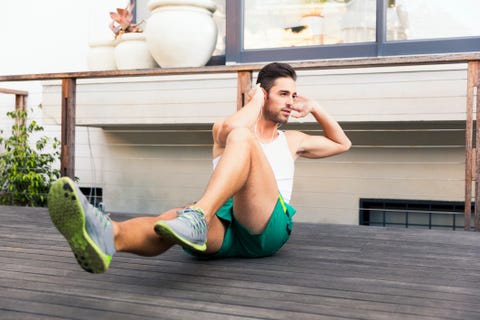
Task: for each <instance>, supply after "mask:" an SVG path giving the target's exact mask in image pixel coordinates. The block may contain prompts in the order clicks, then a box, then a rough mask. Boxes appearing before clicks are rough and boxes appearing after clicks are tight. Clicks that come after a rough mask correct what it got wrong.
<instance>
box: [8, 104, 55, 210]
mask: <svg viewBox="0 0 480 320" xmlns="http://www.w3.org/2000/svg"><path fill="white" fill-rule="evenodd" d="M7 116H9V117H10V118H12V119H14V120H16V124H14V125H13V126H12V132H11V135H10V137H8V138H4V137H3V136H2V135H3V131H1V130H0V204H8V205H22V206H45V205H46V203H47V193H48V190H49V189H50V186H51V184H52V183H53V182H54V181H55V180H57V179H58V178H59V177H60V171H59V170H58V169H55V168H54V167H53V165H54V164H55V163H56V162H57V161H58V160H59V159H60V141H59V140H58V139H57V138H53V139H51V138H49V137H46V136H43V137H40V138H38V140H36V141H35V142H34V143H32V141H31V140H32V138H31V136H32V135H33V134H38V133H39V132H42V131H43V130H44V129H43V127H42V126H40V125H39V124H38V123H37V122H36V121H30V123H28V124H26V123H27V118H28V117H27V116H28V115H27V112H26V111H23V110H18V111H13V112H8V113H7ZM50 145H51V149H49V148H48V147H49V146H50ZM47 149H49V150H47ZM47 151H49V152H47Z"/></svg>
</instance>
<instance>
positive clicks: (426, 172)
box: [43, 65, 466, 224]
mask: <svg viewBox="0 0 480 320" xmlns="http://www.w3.org/2000/svg"><path fill="white" fill-rule="evenodd" d="M297 87H298V91H299V93H300V94H304V95H307V96H311V97H314V98H316V99H318V100H319V101H321V102H322V103H323V105H324V107H325V108H326V109H327V110H328V111H329V112H330V113H331V114H332V115H334V117H335V118H336V119H338V120H339V121H340V122H341V124H342V125H343V126H344V128H345V129H346V131H347V134H348V135H349V136H350V137H351V139H352V141H353V143H354V146H353V148H352V149H351V151H349V152H348V153H345V154H342V155H339V156H335V157H331V158H326V159H319V160H306V159H300V160H299V161H298V163H297V167H296V173H295V175H296V180H295V185H294V192H293V196H292V204H293V205H294V206H295V207H296V208H297V209H298V214H297V216H296V221H308V222H329V223H343V224H358V210H359V199H360V198H362V197H365V198H390V199H422V200H455V201H462V200H463V192H464V182H463V179H464V147H463V144H464V128H463V127H464V119H465V111H464V109H465V103H466V102H465V91H466V89H465V88H466V69H465V65H446V66H434V67H432V66H422V67H402V68H400V67H398V68H379V69H353V70H323V71H308V72H300V73H299V79H298V81H297ZM77 95H78V96H77V108H78V110H77V123H78V124H79V125H81V127H79V128H78V130H77V150H76V152H77V164H76V175H77V176H78V177H79V178H80V185H82V186H96V187H101V188H103V191H104V201H105V203H106V206H107V209H108V210H110V211H119V212H134V213H138V214H143V213H144V214H156V213H159V212H161V211H163V210H166V209H168V208H171V207H175V206H178V205H184V204H187V203H190V202H191V201H194V200H196V199H198V198H199V197H200V196H201V194H202V192H203V188H204V186H205V185H206V182H207V181H208V177H209V174H210V173H211V170H212V164H211V145H212V140H211V132H210V128H211V125H212V123H213V122H214V121H216V120H218V119H221V118H223V117H225V116H227V115H229V114H231V113H233V112H235V105H236V103H235V97H236V76H235V75H232V74H225V75H223V74H222V75H198V76H168V77H158V78H138V79H135V78H127V79H115V80H113V81H112V80H111V79H110V80H102V81H98V80H96V81H92V80H89V81H85V80H84V81H81V82H79V85H78V89H77ZM43 104H44V109H43V110H44V119H45V121H47V122H48V123H49V124H51V125H55V124H58V123H59V115H60V87H59V83H58V82H55V83H54V82H46V83H45V84H44V96H43ZM312 121H313V120H312V119H311V118H309V119H304V120H302V121H292V123H291V124H290V125H288V126H287V127H285V128H286V129H288V128H294V129H300V130H305V132H309V133H312V134H321V131H320V130H319V128H318V127H317V126H316V125H315V124H314V123H312ZM89 136H90V137H89Z"/></svg>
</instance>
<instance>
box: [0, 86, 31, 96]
mask: <svg viewBox="0 0 480 320" xmlns="http://www.w3.org/2000/svg"><path fill="white" fill-rule="evenodd" d="M0 93H5V94H14V95H16V96H28V91H23V90H14V89H7V88H0Z"/></svg>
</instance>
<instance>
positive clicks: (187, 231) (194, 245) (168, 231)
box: [155, 208, 208, 251]
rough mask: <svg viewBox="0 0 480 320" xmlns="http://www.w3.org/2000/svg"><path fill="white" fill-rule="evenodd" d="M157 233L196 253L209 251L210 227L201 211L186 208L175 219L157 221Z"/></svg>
mask: <svg viewBox="0 0 480 320" xmlns="http://www.w3.org/2000/svg"><path fill="white" fill-rule="evenodd" d="M155 232H156V233H157V234H158V235H160V236H162V237H165V238H167V239H169V240H171V241H173V242H175V243H176V244H179V245H181V246H182V247H187V248H190V249H193V250H196V251H205V250H207V232H208V227H207V222H206V221H205V214H204V213H203V212H202V210H200V209H197V208H185V209H183V210H180V211H178V217H177V218H175V219H172V220H159V221H157V222H156V223H155Z"/></svg>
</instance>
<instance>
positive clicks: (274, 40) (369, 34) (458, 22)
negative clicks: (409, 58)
mask: <svg viewBox="0 0 480 320" xmlns="http://www.w3.org/2000/svg"><path fill="white" fill-rule="evenodd" d="M226 1H227V18H226V19H227V48H226V60H227V62H230V61H231V62H260V61H273V60H307V59H321V58H346V57H369V56H388V55H405V54H428V53H448V52H466V51H479V50H480V19H477V18H476V16H475V12H477V11H478V1H477V0H458V1H453V0H261V1H260V0H226Z"/></svg>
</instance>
